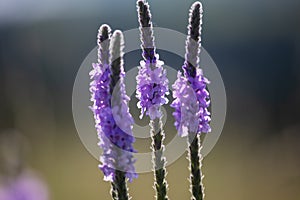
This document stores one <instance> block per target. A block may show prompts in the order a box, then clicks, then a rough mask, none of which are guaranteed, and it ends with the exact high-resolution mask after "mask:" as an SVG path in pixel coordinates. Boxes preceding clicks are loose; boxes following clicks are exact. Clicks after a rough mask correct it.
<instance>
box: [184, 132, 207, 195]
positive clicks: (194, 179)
mask: <svg viewBox="0 0 300 200" xmlns="http://www.w3.org/2000/svg"><path fill="white" fill-rule="evenodd" d="M188 144H189V157H188V158H189V161H190V173H191V174H190V183H191V194H192V198H191V199H192V200H203V199H204V187H203V184H202V178H203V176H202V172H201V166H202V155H201V153H200V151H201V143H200V136H199V134H195V133H190V134H189V137H188Z"/></svg>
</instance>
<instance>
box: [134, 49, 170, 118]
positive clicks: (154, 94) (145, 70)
mask: <svg viewBox="0 0 300 200" xmlns="http://www.w3.org/2000/svg"><path fill="white" fill-rule="evenodd" d="M156 58H158V55H156ZM163 65H164V62H163V61H161V60H158V59H155V60H154V61H153V60H152V62H150V60H149V59H147V60H146V61H141V62H140V67H139V74H138V76H137V83H138V85H137V91H136V93H137V98H138V99H139V100H140V101H139V103H138V107H139V108H141V116H140V118H142V117H143V115H144V113H145V112H146V115H148V116H149V117H150V119H152V120H153V119H155V118H160V117H161V115H162V113H161V111H160V107H161V106H162V105H164V104H167V103H168V99H167V98H166V95H168V91H169V89H168V83H169V81H168V79H167V74H166V70H165V69H163ZM153 66H154V67H153Z"/></svg>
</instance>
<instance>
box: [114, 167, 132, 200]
mask: <svg viewBox="0 0 300 200" xmlns="http://www.w3.org/2000/svg"><path fill="white" fill-rule="evenodd" d="M113 185H114V187H115V188H116V190H117V196H118V198H117V199H118V200H128V199H129V197H128V190H127V184H126V172H122V171H120V170H116V175H115V181H114V182H113Z"/></svg>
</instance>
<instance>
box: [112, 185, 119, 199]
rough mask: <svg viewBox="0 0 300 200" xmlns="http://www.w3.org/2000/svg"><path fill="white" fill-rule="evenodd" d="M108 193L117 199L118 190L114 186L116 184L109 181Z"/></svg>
mask: <svg viewBox="0 0 300 200" xmlns="http://www.w3.org/2000/svg"><path fill="white" fill-rule="evenodd" d="M110 194H111V197H112V199H113V200H118V191H117V188H116V186H115V184H114V183H113V182H112V183H111V190H110Z"/></svg>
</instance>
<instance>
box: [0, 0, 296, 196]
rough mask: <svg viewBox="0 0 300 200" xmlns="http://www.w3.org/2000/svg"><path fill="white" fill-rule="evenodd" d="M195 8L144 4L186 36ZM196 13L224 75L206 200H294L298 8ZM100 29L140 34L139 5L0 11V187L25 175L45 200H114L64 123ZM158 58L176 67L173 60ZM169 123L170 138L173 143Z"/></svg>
mask: <svg viewBox="0 0 300 200" xmlns="http://www.w3.org/2000/svg"><path fill="white" fill-rule="evenodd" d="M193 2H194V1H192V0H185V1H182V0H164V1H158V0H156V1H155V0H153V1H150V5H151V10H152V15H153V22H154V25H155V26H159V27H164V28H169V29H173V30H177V31H180V32H182V33H186V26H187V21H188V11H189V7H190V6H191V4H192V3H193ZM202 3H203V6H204V25H203V37H202V41H203V46H204V48H205V49H206V50H207V51H208V52H209V54H210V55H211V57H212V58H213V59H214V61H215V62H216V64H217V66H218V67H219V70H220V72H221V74H222V77H223V80H224V84H225V87H226V92H227V106H228V112H227V118H226V122H225V127H224V130H223V133H222V135H221V137H220V139H219V141H218V143H217V145H216V146H215V148H214V149H213V151H212V152H210V154H209V155H208V156H207V157H205V159H204V167H203V171H204V174H205V179H204V184H205V187H206V199H207V200H213V199H224V200H226V199H230V200H241V199H243V200H250V199H251V200H252V199H254V198H255V199H256V200H260V199H261V200H269V199H270V200H271V199H272V200H273V199H289V200H299V199H300V190H299V189H300V156H299V153H300V145H299V142H300V135H299V133H300V115H299V114H300V105H299V102H300V27H299V24H300V1H297V0H286V1H278V0H275V1H274V0H260V1H258V0H252V1H245V0H222V1H221V0H210V1H208V0H203V1H202ZM103 23H107V24H109V25H110V26H111V27H112V28H113V29H120V30H128V29H132V28H137V27H138V22H137V14H136V7H135V1H134V0H127V1H124V0H115V1H109V0H86V1H79V0H73V1H70V0H51V1H50V0H41V1H33V0H1V1H0V85H1V86H0V134H1V135H0V136H1V137H0V139H1V142H0V145H1V148H0V149H1V155H2V156H0V159H1V160H0V164H1V165H0V166H1V168H0V170H1V171H0V178H1V179H0V185H1V184H2V185H5V182H6V181H5V180H6V179H7V178H5V177H14V176H17V175H16V174H19V173H23V172H19V171H20V168H22V169H25V171H28V170H30V173H29V174H31V175H32V174H34V177H35V180H36V181H34V182H35V183H41V182H43V185H44V186H43V190H47V191H45V193H43V195H44V196H45V194H46V193H48V196H49V199H51V200H62V199H73V200H81V199H90V200H96V199H103V200H104V199H110V195H109V189H110V185H109V184H108V183H106V182H104V181H103V175H102V173H101V172H100V170H98V167H97V165H98V161H97V160H95V159H94V158H93V157H92V156H91V155H90V154H89V153H88V152H87V151H86V150H85V148H84V146H83V145H82V144H81V142H80V139H79V137H78V135H77V132H76V129H75V126H74V123H73V117H72V89H73V83H74V80H75V77H76V73H77V71H78V69H79V66H80V64H81V63H82V61H83V60H84V58H85V57H86V56H87V54H88V53H89V52H90V51H91V50H92V49H93V48H94V47H95V45H96V35H97V30H98V28H99V26H100V25H101V24H103ZM137 39H138V38H137ZM159 53H161V58H162V59H163V60H164V61H165V62H166V64H168V65H169V66H172V67H174V68H176V69H179V68H180V66H181V64H182V62H183V61H182V59H181V58H177V57H176V56H175V55H171V54H168V53H167V52H163V51H161V52H159ZM132 58H134V59H132ZM140 59H141V56H140V52H139V51H137V52H133V53H132V54H131V55H126V57H125V61H126V66H125V68H126V70H128V69H130V68H131V67H132V66H136V65H138V63H139V60H140ZM87 98H89V97H87ZM135 101H136V100H135V99H134V97H133V100H132V102H135ZM132 102H131V104H133V103H132ZM133 105H134V104H133ZM87 109H88V108H87ZM133 112H136V111H133ZM170 114H171V111H170ZM136 115H137V114H135V116H134V117H135V119H138V117H137V116H136ZM170 120H171V121H169V122H168V126H167V127H166V131H167V132H172V133H175V130H174V128H173V127H172V123H173V121H172V119H170ZM138 123H141V124H143V123H145V122H143V121H141V122H138ZM95 134H96V133H95ZM168 137H170V136H168ZM7 138H8V139H7ZM20 138H21V139H20ZM168 141H169V139H168V138H167V142H168ZM95 142H96V141H95ZM147 142H149V141H138V142H137V144H136V148H137V149H142V146H144V145H143V144H144V143H147ZM23 146H24V147H23ZM2 147H3V148H2ZM185 157H186V156H182V157H181V158H180V159H179V160H178V161H177V162H175V163H173V164H172V165H170V166H169V167H168V182H169V185H170V186H169V188H170V190H169V196H170V199H189V191H188V189H189V183H188V180H187V177H188V173H189V172H188V168H187V166H188V162H187V160H186V158H185ZM7 169H14V171H13V172H11V170H7ZM26 174H27V175H28V173H27V172H26ZM39 185H41V184H39ZM152 185H153V178H152V174H151V173H146V174H141V175H140V177H139V179H137V180H134V182H133V183H131V184H129V187H130V193H131V195H132V197H133V199H144V200H148V199H149V200H150V199H153V196H154V191H153V189H152ZM39 191H41V190H40V189H39ZM0 198H1V190H0ZM2 198H3V197H2ZM45 198H46V197H45ZM41 199H42V198H40V200H41ZM1 200H7V199H1ZM9 200H10V199H9Z"/></svg>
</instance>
